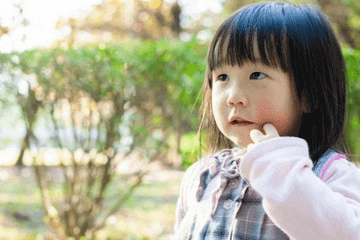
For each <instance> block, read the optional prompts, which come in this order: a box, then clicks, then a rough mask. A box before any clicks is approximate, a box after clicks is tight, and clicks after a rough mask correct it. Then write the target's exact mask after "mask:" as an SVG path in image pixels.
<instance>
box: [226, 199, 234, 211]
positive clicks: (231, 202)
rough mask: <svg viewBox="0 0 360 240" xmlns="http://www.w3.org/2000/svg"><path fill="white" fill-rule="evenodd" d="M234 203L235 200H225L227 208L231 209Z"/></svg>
mask: <svg viewBox="0 0 360 240" xmlns="http://www.w3.org/2000/svg"><path fill="white" fill-rule="evenodd" d="M233 205H234V202H233V201H232V200H230V199H228V200H226V201H225V202H224V208H225V210H230V209H231V208H232V207H233Z"/></svg>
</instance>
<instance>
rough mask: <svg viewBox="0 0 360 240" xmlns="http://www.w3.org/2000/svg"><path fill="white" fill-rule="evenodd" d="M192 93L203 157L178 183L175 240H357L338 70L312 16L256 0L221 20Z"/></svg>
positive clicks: (328, 36) (323, 26) (326, 36)
mask: <svg viewBox="0 0 360 240" xmlns="http://www.w3.org/2000/svg"><path fill="white" fill-rule="evenodd" d="M203 91H204V92H203V94H204V95H203V100H204V101H203V106H202V110H203V113H202V120H201V124H200V128H199V132H200V130H201V129H202V128H203V126H205V124H206V126H205V128H206V129H207V137H208V141H209V145H210V149H212V150H213V151H212V152H213V154H211V155H209V156H207V157H205V158H202V159H201V160H199V161H198V162H196V163H195V164H193V165H192V166H191V167H190V168H189V169H188V170H187V171H186V173H185V175H184V179H183V181H182V184H181V190H180V196H179V199H178V204H177V210H176V224H175V227H174V228H175V238H174V239H192V240H196V239H215V240H218V239H219V240H221V239H249V240H255V239H276V240H281V239H304V240H309V239H321V240H325V239H326V240H330V239H334V240H339V239H341V240H343V239H351V240H355V239H360V171H359V169H358V168H357V167H356V166H355V165H354V164H353V163H351V162H350V161H348V160H347V158H346V155H348V150H347V147H346V144H345V138H344V122H345V112H346V111H345V102H346V86H345V67H344V61H343V57H342V54H341V49H340V46H339V43H338V42H337V40H336V38H335V36H334V33H333V31H332V29H331V26H330V23H329V21H328V20H327V18H326V17H325V16H324V15H323V14H322V13H321V12H320V11H319V10H318V9H317V8H316V7H314V6H304V5H293V4H288V3H281V2H265V3H259V4H254V5H250V6H247V7H245V8H242V9H240V10H239V11H237V12H236V13H235V14H233V15H232V16H230V17H229V18H228V19H227V20H226V21H225V22H224V23H223V24H222V25H221V26H220V28H219V30H218V31H217V33H216V34H215V37H214V39H213V41H212V43H211V45H210V48H209V53H208V70H207V73H206V76H205V81H204V85H203ZM209 145H208V146H209ZM220 149H223V150H221V151H219V152H217V153H214V152H215V151H218V150H220Z"/></svg>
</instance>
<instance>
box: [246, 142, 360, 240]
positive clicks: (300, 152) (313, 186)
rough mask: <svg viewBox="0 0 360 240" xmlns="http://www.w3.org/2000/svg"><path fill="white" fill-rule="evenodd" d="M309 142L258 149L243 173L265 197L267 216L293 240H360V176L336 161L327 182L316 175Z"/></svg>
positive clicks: (266, 145)
mask: <svg viewBox="0 0 360 240" xmlns="http://www.w3.org/2000/svg"><path fill="white" fill-rule="evenodd" d="M312 167H313V163H312V161H311V160H310V157H309V153H308V145H307V143H306V141H305V140H303V139H301V138H297V137H277V138H274V139H269V140H266V141H264V142H260V143H258V144H255V145H254V146H253V148H252V149H251V150H249V151H248V153H247V154H246V155H245V156H244V158H243V159H242V161H241V163H240V172H241V175H242V176H243V177H245V178H246V179H247V180H248V181H249V182H250V184H251V186H252V187H253V188H254V189H255V190H256V191H257V192H259V193H260V194H261V195H262V197H263V206H264V209H265V211H266V213H267V214H268V216H269V217H270V218H271V219H272V220H273V222H274V223H275V224H276V225H277V226H278V227H280V228H281V229H282V230H283V231H284V232H285V233H287V234H288V235H289V236H290V237H291V238H293V239H327V240H331V239H334V240H335V239H336V240H338V239H351V240H353V239H360V171H359V169H358V168H356V166H355V165H354V164H352V163H350V162H348V161H347V160H345V159H340V160H336V161H335V162H333V163H332V165H331V166H330V167H329V168H328V170H327V171H326V173H325V174H324V177H323V181H322V180H321V179H319V178H318V177H317V176H316V175H315V174H314V173H313V172H312Z"/></svg>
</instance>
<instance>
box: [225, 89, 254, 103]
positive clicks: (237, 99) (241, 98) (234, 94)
mask: <svg viewBox="0 0 360 240" xmlns="http://www.w3.org/2000/svg"><path fill="white" fill-rule="evenodd" d="M227 104H228V106H230V107H247V106H249V100H248V99H247V97H246V96H245V95H244V94H243V92H242V91H241V90H240V89H239V88H237V87H234V88H233V89H231V90H230V92H229V96H228V99H227Z"/></svg>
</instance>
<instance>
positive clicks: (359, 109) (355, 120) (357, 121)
mask: <svg viewBox="0 0 360 240" xmlns="http://www.w3.org/2000/svg"><path fill="white" fill-rule="evenodd" d="M343 54H344V58H345V62H346V70H347V88H348V102H347V108H348V109H347V110H348V116H347V118H348V119H349V126H348V129H347V142H348V143H349V145H350V147H351V149H352V151H353V154H357V155H360V148H359V146H360V139H359V135H360V65H359V62H360V49H350V48H343ZM359 160H360V159H359Z"/></svg>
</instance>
